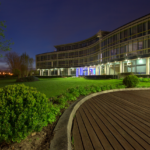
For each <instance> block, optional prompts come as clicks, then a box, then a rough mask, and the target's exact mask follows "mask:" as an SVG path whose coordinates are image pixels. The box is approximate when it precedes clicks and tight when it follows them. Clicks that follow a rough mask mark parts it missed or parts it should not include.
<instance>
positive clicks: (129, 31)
mask: <svg viewBox="0 0 150 150" xmlns="http://www.w3.org/2000/svg"><path fill="white" fill-rule="evenodd" d="M128 34H129V37H128V40H130V39H131V35H132V34H131V28H129V29H128Z"/></svg>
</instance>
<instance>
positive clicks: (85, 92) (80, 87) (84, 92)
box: [77, 86, 88, 96]
mask: <svg viewBox="0 0 150 150" xmlns="http://www.w3.org/2000/svg"><path fill="white" fill-rule="evenodd" d="M77 90H78V91H79V93H80V95H84V96H86V95H88V93H87V91H86V89H85V88H84V87H82V86H78V87H77Z"/></svg>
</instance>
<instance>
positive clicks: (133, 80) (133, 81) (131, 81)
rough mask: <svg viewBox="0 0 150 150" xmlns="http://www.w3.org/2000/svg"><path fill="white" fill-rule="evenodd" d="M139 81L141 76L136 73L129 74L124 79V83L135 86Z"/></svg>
mask: <svg viewBox="0 0 150 150" xmlns="http://www.w3.org/2000/svg"><path fill="white" fill-rule="evenodd" d="M138 83H139V78H138V77H137V76H135V75H128V76H126V77H125V78H124V79H123V84H124V85H126V86H127V88H129V87H135V86H136V85H137V84H138Z"/></svg>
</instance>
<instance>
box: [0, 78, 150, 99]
mask: <svg viewBox="0 0 150 150" xmlns="http://www.w3.org/2000/svg"><path fill="white" fill-rule="evenodd" d="M15 81H16V79H4V78H1V79H0V88H1V87H4V86H6V85H10V84H22V83H18V82H15ZM23 84H25V85H27V86H31V87H35V88H37V90H38V91H40V92H42V93H44V94H46V96H47V97H48V98H50V97H52V96H57V95H60V94H61V93H63V92H65V91H66V90H67V88H71V87H76V86H86V85H92V84H95V85H108V84H113V85H116V84H122V80H118V79H106V80H91V79H84V78H40V81H36V82H24V83H23ZM138 86H149V87H150V82H140V83H139V84H138Z"/></svg>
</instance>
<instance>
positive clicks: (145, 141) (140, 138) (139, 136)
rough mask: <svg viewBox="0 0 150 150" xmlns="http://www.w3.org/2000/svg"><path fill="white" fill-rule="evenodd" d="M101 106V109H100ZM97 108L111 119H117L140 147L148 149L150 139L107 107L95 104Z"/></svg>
mask: <svg viewBox="0 0 150 150" xmlns="http://www.w3.org/2000/svg"><path fill="white" fill-rule="evenodd" d="M101 105H102V107H101ZM96 106H97V107H99V108H100V109H101V110H102V111H103V112H104V113H105V114H107V115H109V116H110V117H111V118H112V119H114V118H115V119H117V120H119V121H121V123H123V124H124V125H125V128H126V131H127V132H128V133H129V134H130V135H131V136H132V137H133V138H134V139H135V140H136V141H137V142H138V143H141V145H142V146H143V147H144V146H145V147H148V146H149V144H150V138H149V137H148V136H147V135H145V134H143V133H142V132H141V131H140V130H138V129H137V128H135V126H134V125H132V124H130V123H129V122H128V121H127V120H125V119H123V118H122V117H121V116H119V115H118V114H117V113H115V112H114V111H112V110H111V109H108V107H107V106H106V105H105V104H103V103H101V104H99V103H97V105H96Z"/></svg>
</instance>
